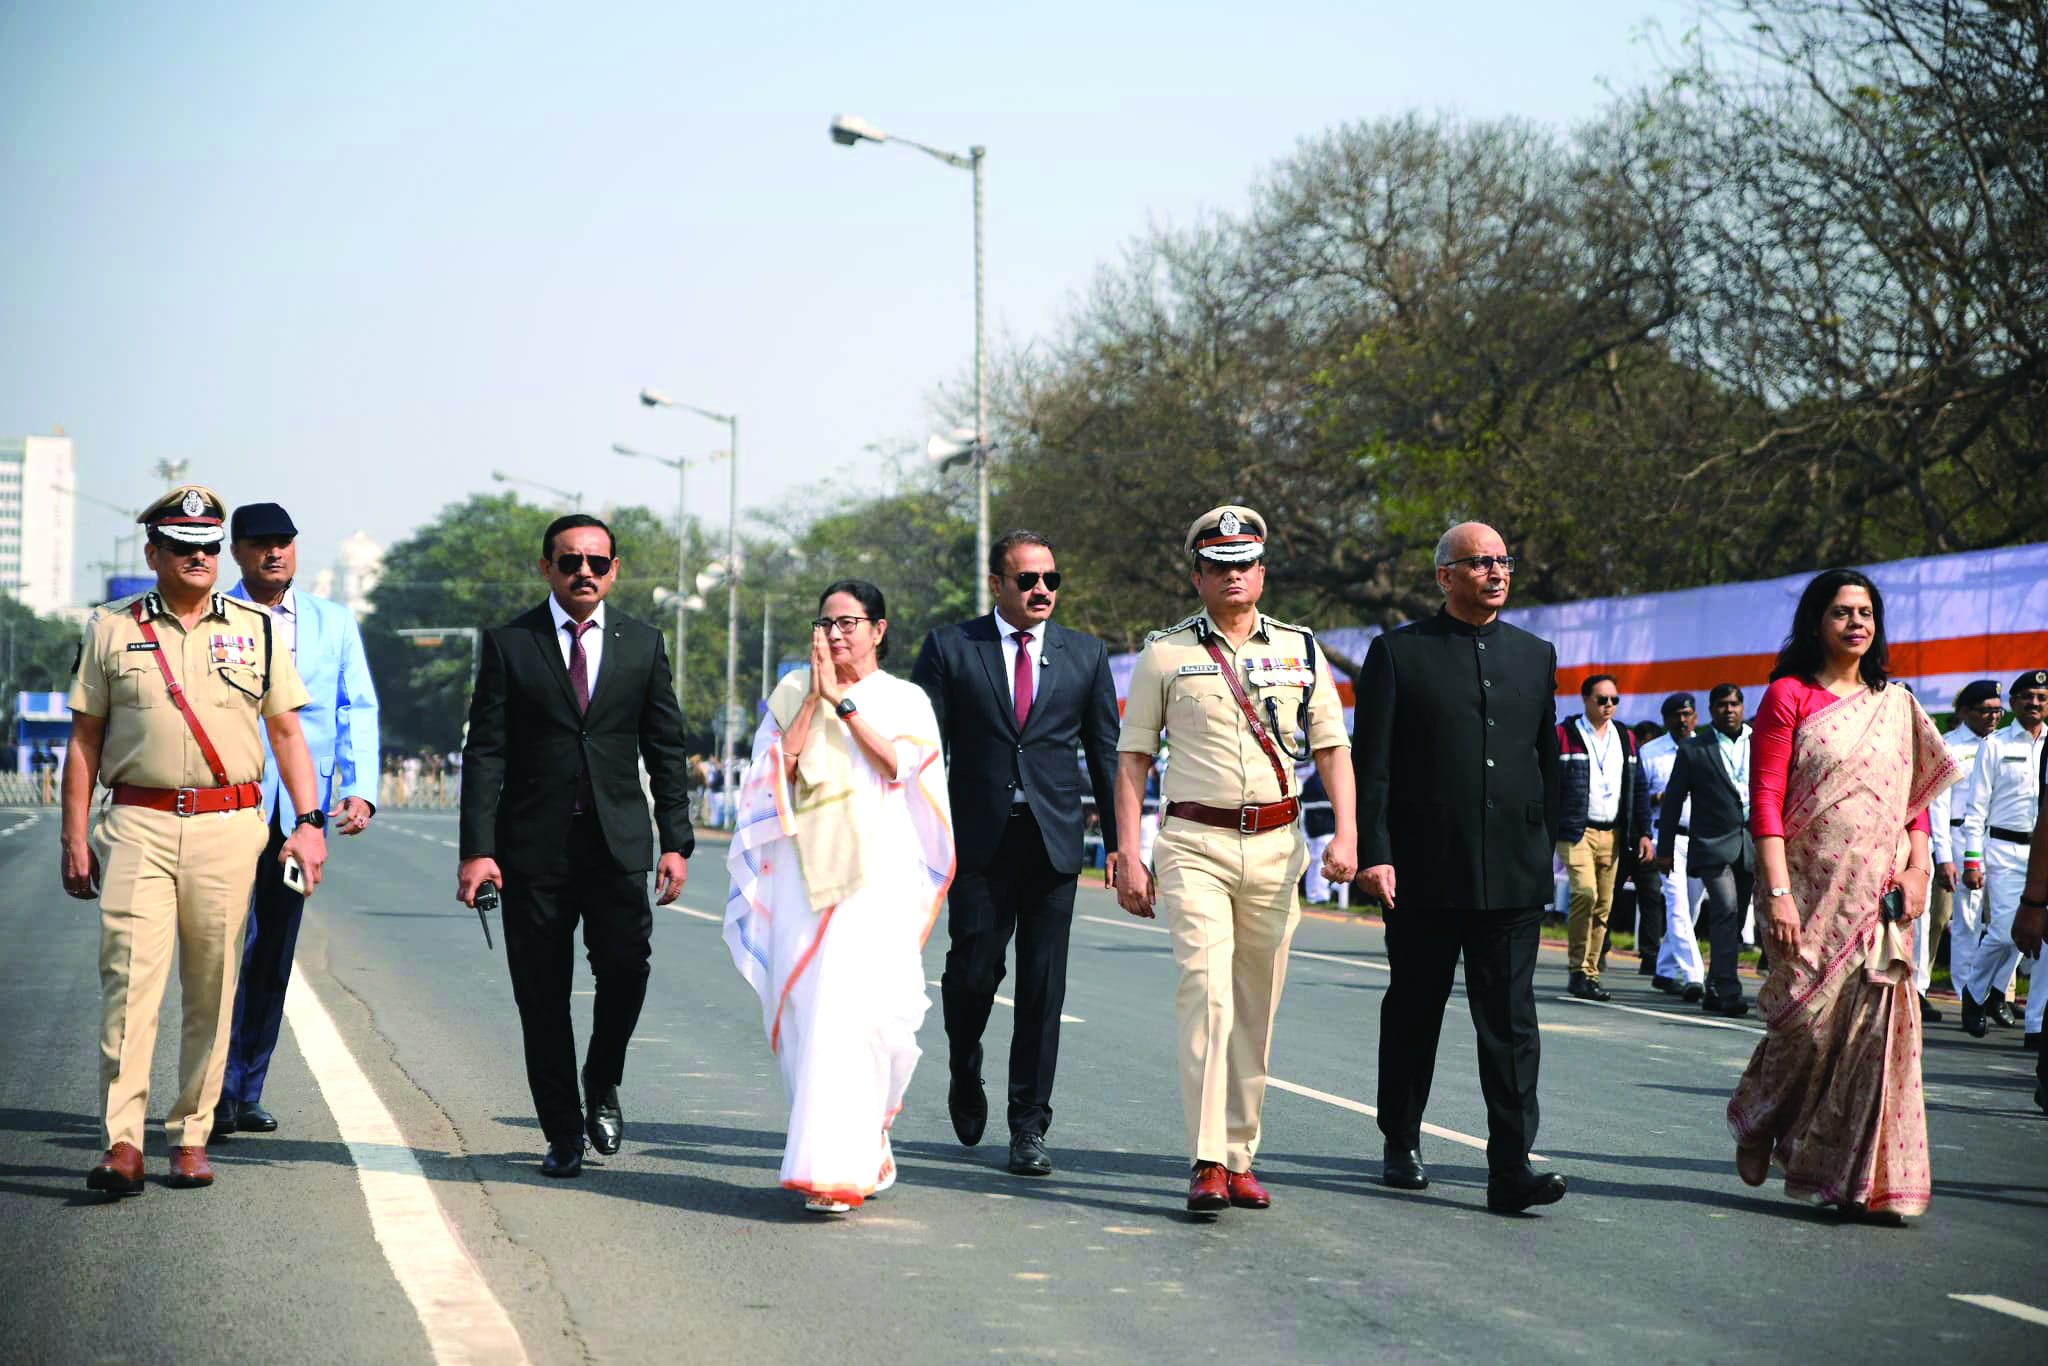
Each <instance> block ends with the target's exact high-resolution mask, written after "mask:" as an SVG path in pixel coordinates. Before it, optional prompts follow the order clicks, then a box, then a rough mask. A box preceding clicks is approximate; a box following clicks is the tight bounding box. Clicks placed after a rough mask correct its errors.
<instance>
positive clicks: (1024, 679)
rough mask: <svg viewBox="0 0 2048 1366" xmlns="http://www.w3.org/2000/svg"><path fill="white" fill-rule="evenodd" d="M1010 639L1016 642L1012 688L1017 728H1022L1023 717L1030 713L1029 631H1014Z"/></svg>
mask: <svg viewBox="0 0 2048 1366" xmlns="http://www.w3.org/2000/svg"><path fill="white" fill-rule="evenodd" d="M1011 636H1012V639H1014V640H1015V641H1016V642H1017V686H1016V688H1015V689H1014V692H1015V694H1016V702H1017V729H1018V730H1022V729H1024V719H1025V718H1026V717H1028V716H1029V715H1031V633H1030V632H1029V631H1015V632H1012V633H1011Z"/></svg>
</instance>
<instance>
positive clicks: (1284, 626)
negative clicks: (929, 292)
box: [1266, 617, 1316, 640]
mask: <svg viewBox="0 0 2048 1366" xmlns="http://www.w3.org/2000/svg"><path fill="white" fill-rule="evenodd" d="M1266 625H1268V626H1278V627H1279V628H1280V629H1281V630H1283V631H1299V632H1301V633H1302V634H1303V635H1305V636H1307V637H1308V638H1309V639H1310V640H1314V639H1315V638H1316V633H1315V629H1314V628H1313V627H1309V626H1300V625H1297V624H1296V623H1294V622H1291V621H1282V620H1280V618H1278V617H1267V618H1266Z"/></svg>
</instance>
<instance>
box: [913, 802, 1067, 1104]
mask: <svg viewBox="0 0 2048 1366" xmlns="http://www.w3.org/2000/svg"><path fill="white" fill-rule="evenodd" d="M1078 881H1079V875H1078V874H1075V873H1062V872H1059V871H1057V870H1055V869H1054V868H1053V866H1052V862H1051V860H1049V859H1048V858H1047V857H1046V854H1045V838H1044V836H1043V835H1041V834H1040V833H1039V830H1038V819H1037V817H1035V816H1033V815H1032V814H1031V808H1030V807H1029V806H1028V805H1018V806H1015V807H1012V808H1011V811H1010V820H1009V824H1008V825H1007V826H1006V827H1005V828H1004V830H1003V838H1002V841H1001V843H999V844H998V845H997V846H996V852H995V857H994V858H993V859H991V860H990V861H989V865H988V866H987V867H986V868H983V869H981V870H980V871H978V872H974V873H963V874H961V875H960V876H959V877H956V878H955V879H954V880H953V890H952V892H951V894H950V895H949V896H948V898H947V903H946V917H947V919H946V923H947V930H948V933H949V935H950V943H949V944H948V946H947V948H946V969H945V972H944V973H943V974H942V975H941V977H940V980H939V999H940V1001H941V1002H942V1003H943V1005H944V1008H945V1014H946V1041H947V1044H948V1045H949V1047H950V1051H951V1054H952V1068H953V1074H954V1075H955V1076H958V1077H962V1078H965V1079H969V1080H971V1079H973V1078H975V1077H978V1076H980V1075H981V1035H982V1031H984V1030H985V1029H987V1028H988V1016H989V1011H990V1010H991V1009H992V1008H993V1007H994V1005H995V998H996V987H997V986H999V985H1000V984H1001V983H1002V980H1003V955H1004V952H1005V950H1006V949H1008V947H1009V943H1010V936H1011V934H1012V933H1013V932H1014V933H1015V935H1016V937H1017V986H1016V996H1017V1012H1016V1013H1017V1020H1016V1027H1015V1029H1014V1030H1013V1031H1012V1032H1011V1036H1010V1107H1009V1118H1010V1132H1011V1133H1013V1134H1038V1135H1040V1136H1041V1137H1042V1136H1043V1135H1044V1134H1045V1131H1046V1130H1047V1129H1048V1128H1050V1127H1051V1125H1052V1079H1053V1072H1054V1070H1055V1069H1056V1068H1057V1067H1058V1066H1059V1059H1060V1007H1061V1006H1062V1005H1064V1004H1065V1003H1066V999H1067V939H1068V936H1069V935H1070V934H1071V932H1072V930H1073V928H1074V888H1075V886H1076V884H1077V883H1078Z"/></svg>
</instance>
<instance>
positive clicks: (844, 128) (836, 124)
mask: <svg viewBox="0 0 2048 1366" xmlns="http://www.w3.org/2000/svg"><path fill="white" fill-rule="evenodd" d="M831 133H832V141H834V142H835V143H837V144H839V145H840V146H841V147H853V146H856V145H858V144H860V143H863V142H900V143H902V144H903V145H904V146H906V147H915V148H916V149H917V150H918V151H920V152H923V153H924V154H925V155H926V156H929V157H932V158H934V159H936V160H939V161H943V162H945V163H946V164H947V165H948V166H952V167H955V168H957V169H959V170H962V171H971V172H973V173H974V571H973V577H974V601H975V605H976V610H977V611H978V612H983V613H986V612H987V611H988V610H989V597H988V577H987V575H986V574H985V573H983V570H982V567H983V566H984V565H986V564H987V563H988V452H989V441H988V324H987V312H986V308H985V299H984V282H985V279H986V276H987V271H986V269H985V267H984V265H983V255H982V248H983V234H982V173H981V164H982V161H983V159H984V158H986V157H987V155H988V148H986V147H983V146H979V145H977V146H973V147H969V148H968V149H967V155H966V156H961V155H960V154H959V153H958V152H948V151H945V150H943V149H941V148H938V147H928V146H926V145H925V144H924V143H922V142H915V141H912V140H911V139H910V138H905V137H895V136H892V135H891V134H888V133H885V132H883V131H882V130H881V129H879V128H877V127H875V126H874V125H873V124H871V123H869V122H868V121H867V120H866V119H862V118H856V117H854V116H853V115H851V114H840V115H837V116H836V117H834V118H833V120H832V128H831Z"/></svg>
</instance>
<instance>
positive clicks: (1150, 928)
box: [1081, 915, 1173, 934]
mask: <svg viewBox="0 0 2048 1366" xmlns="http://www.w3.org/2000/svg"><path fill="white" fill-rule="evenodd" d="M1081 918H1082V919H1083V920H1092V921H1094V922H1095V923H1096V924H1098V925H1115V926H1117V927H1118V928H1120V929H1126V930H1143V931H1145V933H1147V934H1171V933H1173V931H1171V930H1169V929H1167V928H1166V926H1164V925H1147V924H1145V923H1143V922H1142V921H1140V920H1139V919H1138V917H1136V916H1134V915H1127V916H1125V917H1124V918H1123V919H1122V920H1111V919H1110V918H1109V917H1108V916H1106V915H1084V916H1082V917H1081Z"/></svg>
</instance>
